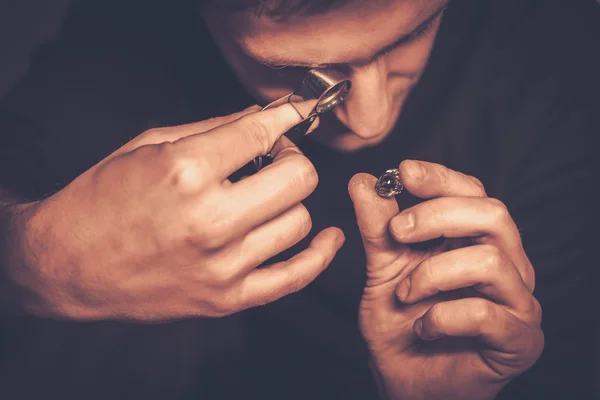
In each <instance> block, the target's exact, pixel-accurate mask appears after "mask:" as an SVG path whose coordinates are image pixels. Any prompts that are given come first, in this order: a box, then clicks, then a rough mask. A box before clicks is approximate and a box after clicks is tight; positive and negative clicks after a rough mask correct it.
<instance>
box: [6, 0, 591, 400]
mask: <svg viewBox="0 0 600 400" xmlns="http://www.w3.org/2000/svg"><path fill="white" fill-rule="evenodd" d="M598 2H599V3H600V0H599V1H598ZM568 4H569V2H568V1H565V6H566V7H568ZM68 6H69V0H51V1H47V0H0V100H2V99H3V98H4V97H5V96H6V94H7V93H8V91H9V90H10V88H11V87H12V86H13V85H14V84H15V83H16V82H18V80H19V79H20V78H21V77H22V76H23V74H24V73H25V72H26V71H27V69H28V67H29V60H30V58H31V57H32V56H33V55H34V54H35V52H36V50H38V49H39V47H40V46H41V45H43V44H44V43H48V42H50V41H52V39H53V37H54V36H55V35H56V34H57V32H58V29H59V28H60V26H61V23H62V19H63V17H64V16H65V14H66V11H67V9H68ZM597 51H600V43H599V44H598V48H597ZM598 73H599V74H600V71H598ZM599 112H600V110H599ZM0 145H1V144H0ZM590 317H592V318H595V319H596V331H598V330H597V327H598V322H600V310H599V311H598V312H597V313H596V315H594V316H590ZM573 329H577V327H573ZM590 347H591V348H594V347H595V352H596V354H597V362H596V387H597V395H598V398H600V379H598V378H599V375H600V371H599V370H598V361H599V360H600V335H598V334H597V335H596V343H590ZM0 357H1V355H0ZM32 384H35V382H32Z"/></svg>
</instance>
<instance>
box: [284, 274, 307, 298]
mask: <svg viewBox="0 0 600 400" xmlns="http://www.w3.org/2000/svg"><path fill="white" fill-rule="evenodd" d="M303 287H304V280H303V279H302V275H301V274H300V273H298V272H290V276H289V281H288V284H287V291H286V292H287V293H288V294H292V293H297V292H299V291H300V290H302V288H303Z"/></svg>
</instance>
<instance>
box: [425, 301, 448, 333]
mask: <svg viewBox="0 0 600 400" xmlns="http://www.w3.org/2000/svg"><path fill="white" fill-rule="evenodd" d="M427 317H428V318H427V319H428V320H429V323H430V324H431V326H433V327H435V328H436V329H440V327H442V326H443V325H444V320H445V310H444V307H443V306H442V304H440V303H437V304H435V305H433V306H432V307H431V309H430V310H429V312H428V313H427Z"/></svg>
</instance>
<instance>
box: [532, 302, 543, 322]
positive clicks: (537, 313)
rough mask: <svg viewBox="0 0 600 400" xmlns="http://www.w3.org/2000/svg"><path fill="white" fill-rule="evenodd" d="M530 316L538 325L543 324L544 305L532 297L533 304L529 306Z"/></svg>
mask: <svg viewBox="0 0 600 400" xmlns="http://www.w3.org/2000/svg"><path fill="white" fill-rule="evenodd" d="M529 315H530V316H531V319H532V320H533V322H534V323H535V324H537V325H539V324H541V322H542V305H541V304H540V302H539V301H538V300H537V299H536V298H535V297H533V296H531V304H530V306H529Z"/></svg>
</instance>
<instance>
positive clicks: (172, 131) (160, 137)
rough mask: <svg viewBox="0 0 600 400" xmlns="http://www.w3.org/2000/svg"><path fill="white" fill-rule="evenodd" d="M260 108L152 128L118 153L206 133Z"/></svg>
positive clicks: (250, 108) (254, 107) (254, 106)
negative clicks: (188, 122)
mask: <svg viewBox="0 0 600 400" xmlns="http://www.w3.org/2000/svg"><path fill="white" fill-rule="evenodd" d="M260 109H261V108H260V106H257V105H253V106H251V107H248V108H246V109H245V110H242V111H239V112H236V113H233V114H230V115H225V116H220V117H215V118H210V119H207V120H204V121H199V122H193V123H190V124H183V125H178V126H172V127H161V128H155V129H150V130H148V131H146V132H144V133H142V134H141V135H139V136H137V137H136V138H135V139H133V140H132V141H130V142H129V143H127V144H126V145H125V146H123V147H121V148H120V149H119V150H117V153H123V152H128V151H132V150H134V149H136V148H138V147H140V146H145V145H150V144H158V143H165V142H171V143H172V142H175V141H177V140H179V139H182V138H184V137H187V136H191V135H196V134H200V133H204V132H206V131H209V130H211V129H215V128H218V127H220V126H222V125H225V124H229V123H231V122H234V121H237V120H239V119H240V118H241V117H243V116H244V115H248V114H252V113H255V112H257V111H260Z"/></svg>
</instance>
